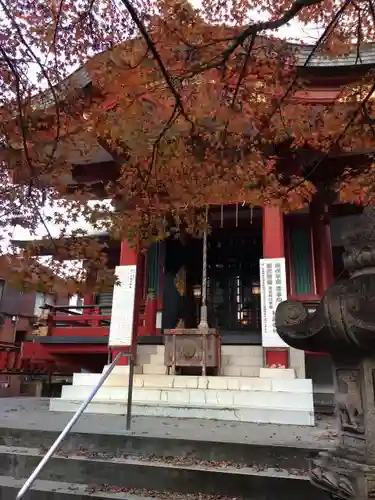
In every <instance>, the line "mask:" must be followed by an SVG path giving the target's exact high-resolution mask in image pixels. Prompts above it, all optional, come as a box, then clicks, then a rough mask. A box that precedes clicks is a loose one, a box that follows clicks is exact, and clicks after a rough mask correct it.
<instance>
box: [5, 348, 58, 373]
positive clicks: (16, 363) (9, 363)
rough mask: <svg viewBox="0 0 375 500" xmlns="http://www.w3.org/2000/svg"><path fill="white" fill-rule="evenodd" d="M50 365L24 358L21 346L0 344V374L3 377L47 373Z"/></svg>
mask: <svg viewBox="0 0 375 500" xmlns="http://www.w3.org/2000/svg"><path fill="white" fill-rule="evenodd" d="M49 368H50V363H46V362H45V361H42V360H37V359H35V360H34V359H32V358H29V357H28V356H26V357H25V356H24V353H23V346H20V345H16V344H12V343H10V342H0V373H2V374H5V375H22V374H23V375H27V374H28V373H32V374H35V373H47V372H48V371H49Z"/></svg>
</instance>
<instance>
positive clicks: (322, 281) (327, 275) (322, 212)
mask: <svg viewBox="0 0 375 500" xmlns="http://www.w3.org/2000/svg"><path fill="white" fill-rule="evenodd" d="M310 213H311V221H312V236H313V249H314V267H315V269H314V271H315V280H316V291H317V293H318V294H319V295H323V294H324V292H325V290H327V288H329V287H330V286H331V285H332V284H333V282H334V271H333V256H332V240H331V227H330V225H329V216H328V213H327V208H326V206H325V205H322V204H318V203H313V204H311V207H310Z"/></svg>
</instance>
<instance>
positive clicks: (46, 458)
mask: <svg viewBox="0 0 375 500" xmlns="http://www.w3.org/2000/svg"><path fill="white" fill-rule="evenodd" d="M123 355H124V354H123V353H122V352H119V353H118V354H117V356H116V357H115V359H114V360H113V361H112V363H111V365H110V366H109V367H108V370H106V371H105V372H104V373H103V374H102V376H101V377H100V379H99V382H98V383H97V384H96V386H95V387H94V389H93V390H92V391H91V393H90V396H89V397H88V398H87V400H86V401H85V402H84V403H82V405H81V406H80V407H79V409H78V410H77V411H76V413H75V414H74V415H73V417H72V418H71V419H70V420H69V422H68V424H67V425H66V426H65V428H64V430H63V431H62V432H61V434H60V436H59V437H58V438H57V439H56V441H55V442H54V443H53V445H52V446H51V448H50V449H49V450H48V451H47V453H46V454H45V456H44V457H43V458H42V460H41V461H40V462H39V464H38V466H37V468H36V469H35V470H34V472H33V473H32V474H31V476H30V477H29V479H28V480H27V481H26V483H25V484H24V485H23V486H22V488H21V489H20V491H19V492H18V495H17V496H16V500H21V498H23V497H24V495H25V493H26V492H27V491H28V490H29V489H30V487H31V486H32V484H33V483H34V481H35V479H36V478H37V477H38V475H39V473H40V472H41V471H42V470H43V468H44V466H45V465H46V464H47V462H48V461H49V459H50V458H51V457H52V456H53V454H54V453H55V451H56V450H57V448H58V447H59V446H60V444H61V442H62V441H63V440H64V439H65V437H66V435H67V434H68V433H69V431H70V429H71V428H72V427H73V425H74V424H75V423H76V422H77V420H78V419H79V417H80V416H81V415H82V413H83V412H84V411H85V410H86V408H87V407H88V405H89V404H90V403H91V401H92V400H93V398H94V396H95V394H96V393H97V392H98V390H99V389H100V387H101V386H102V385H103V383H104V382H105V381H106V379H107V378H108V377H109V375H110V374H111V372H112V370H113V368H114V367H115V366H116V363H117V361H118V360H119V359H120V358H121V357H122V356H123Z"/></svg>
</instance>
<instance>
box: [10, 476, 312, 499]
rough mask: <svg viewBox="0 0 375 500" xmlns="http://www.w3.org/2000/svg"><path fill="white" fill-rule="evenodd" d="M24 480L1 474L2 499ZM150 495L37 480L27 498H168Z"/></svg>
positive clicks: (170, 496) (176, 496)
mask: <svg viewBox="0 0 375 500" xmlns="http://www.w3.org/2000/svg"><path fill="white" fill-rule="evenodd" d="M24 482H25V481H24V479H15V478H13V477H8V476H0V491H1V499H2V500H14V499H15V498H16V495H17V493H18V491H19V490H20V489H21V487H22V485H23V483H24ZM142 493H145V494H142ZM150 495H151V496H148V495H147V492H143V491H140V492H139V494H136V493H134V492H131V493H129V492H128V491H126V490H125V489H123V491H119V489H118V488H115V489H113V490H112V491H111V490H110V488H108V487H107V486H104V487H103V488H95V487H92V486H90V485H87V484H74V483H71V482H69V483H68V482H62V481H43V480H37V481H35V483H34V485H33V486H32V488H31V490H30V491H29V492H28V495H27V500H67V499H69V500H103V499H107V500H166V495H165V494H163V493H160V494H158V493H156V492H154V491H152V492H150ZM168 500H212V496H211V495H210V496H207V495H186V494H183V495H182V494H178V493H175V494H173V493H169V494H168ZM217 500H220V497H217ZM223 500H224V499H223ZM225 500H231V499H229V498H226V499H225ZM232 500H237V499H236V498H233V499H232ZM318 500H319V499H318Z"/></svg>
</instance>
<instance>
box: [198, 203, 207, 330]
mask: <svg viewBox="0 0 375 500" xmlns="http://www.w3.org/2000/svg"><path fill="white" fill-rule="evenodd" d="M207 224H208V207H207V208H206V227H205V230H204V233H203V248H202V303H201V319H200V322H199V325H198V328H199V329H200V330H202V329H203V330H204V329H207V328H208V315H207Z"/></svg>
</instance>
